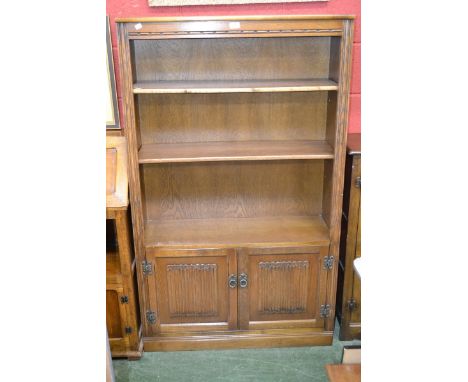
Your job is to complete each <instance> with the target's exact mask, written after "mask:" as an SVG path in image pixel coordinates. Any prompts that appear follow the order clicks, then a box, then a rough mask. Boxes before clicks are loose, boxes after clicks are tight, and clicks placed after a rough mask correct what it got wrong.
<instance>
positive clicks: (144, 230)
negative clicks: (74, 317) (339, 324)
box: [117, 16, 353, 350]
mask: <svg viewBox="0 0 468 382" xmlns="http://www.w3.org/2000/svg"><path fill="white" fill-rule="evenodd" d="M117 24H118V34H119V52H120V68H121V77H122V83H123V104H124V109H125V115H126V126H127V133H126V134H127V137H128V143H129V145H128V147H129V163H130V169H129V171H130V177H129V178H130V196H131V201H132V218H133V219H132V220H133V229H134V237H135V249H136V255H137V260H138V261H137V265H141V267H137V269H138V283H139V292H140V302H141V304H140V306H141V309H142V310H141V316H142V317H143V332H144V337H145V340H144V341H145V349H147V350H169V349H170V350H182V349H196V348H204V347H205V348H206V347H212V346H215V347H225V348H226V347H250V346H284V345H297V346H299V345H311V344H329V343H331V341H332V333H333V325H334V324H333V322H334V321H333V315H334V291H335V288H336V269H335V268H336V267H333V262H334V259H336V258H337V253H338V252H337V250H338V239H339V233H340V232H339V231H340V225H339V218H340V216H341V194H342V176H343V165H344V147H345V144H346V135H345V133H346V127H347V113H348V97H349V80H350V63H351V61H350V54H351V46H352V26H353V17H352V16H288V17H285V16H258V17H247V16H239V17H238V18H236V17H218V16H216V17H212V18H155V19H122V20H118V21H117ZM233 28H234V29H233ZM257 329H261V330H265V332H262V333H259V332H255V330H257ZM276 330H280V331H278V332H275V331H276ZM295 330H296V331H297V332H295ZM238 331H241V332H242V334H240V332H238ZM268 331H269V332H268ZM267 332H268V333H267ZM299 332H300V334H299ZM221 335H222V338H221V337H218V336H221ZM267 337H268V338H267Z"/></svg>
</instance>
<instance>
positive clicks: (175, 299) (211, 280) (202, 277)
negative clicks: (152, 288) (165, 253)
mask: <svg viewBox="0 0 468 382" xmlns="http://www.w3.org/2000/svg"><path fill="white" fill-rule="evenodd" d="M217 268H218V266H217V264H169V265H167V268H166V269H167V291H168V301H169V315H170V317H173V318H174V317H212V316H217V315H218V314H219V312H218V311H217V310H218V309H217V301H218V287H217V285H218V280H217Z"/></svg>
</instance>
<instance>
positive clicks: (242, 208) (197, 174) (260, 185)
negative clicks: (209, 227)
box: [142, 160, 324, 220]
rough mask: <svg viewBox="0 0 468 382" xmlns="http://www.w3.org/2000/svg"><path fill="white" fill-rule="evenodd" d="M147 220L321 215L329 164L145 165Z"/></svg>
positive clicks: (305, 161) (315, 162)
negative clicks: (324, 180)
mask: <svg viewBox="0 0 468 382" xmlns="http://www.w3.org/2000/svg"><path fill="white" fill-rule="evenodd" d="M143 167H144V169H143V171H142V173H143V179H142V181H143V182H144V192H145V198H146V219H148V220H155V219H197V218H223V217H224V218H250V217H264V216H304V215H319V214H321V212H322V190H323V183H322V182H323V179H322V178H323V168H324V161H323V160H314V161H307V160H292V161H270V162H257V161H253V162H203V163H186V164H185V163H176V164H145V165H143Z"/></svg>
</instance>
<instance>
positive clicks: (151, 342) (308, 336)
mask: <svg viewBox="0 0 468 382" xmlns="http://www.w3.org/2000/svg"><path fill="white" fill-rule="evenodd" d="M143 341H144V350H145V351H176V350H212V349H247V348H272V347H287V346H290V347H294V346H313V345H331V344H332V342H333V332H310V333H304V334H301V335H297V334H291V335H288V334H278V335H275V334H236V333H233V334H222V335H214V334H211V335H193V336H176V335H174V336H164V337H145V338H144V339H143Z"/></svg>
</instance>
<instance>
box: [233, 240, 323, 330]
mask: <svg viewBox="0 0 468 382" xmlns="http://www.w3.org/2000/svg"><path fill="white" fill-rule="evenodd" d="M327 254H328V247H306V248H289V249H286V250H285V249H279V248H276V249H243V250H241V253H240V257H239V320H240V328H241V329H246V330H247V329H267V328H293V327H323V325H324V320H323V318H321V317H320V307H321V305H323V304H325V300H326V289H327V288H326V287H327V276H328V272H329V271H328V269H327V268H326V267H325V264H324V258H325V256H326V255H327ZM243 278H244V279H245V282H244V283H242V279H243Z"/></svg>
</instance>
